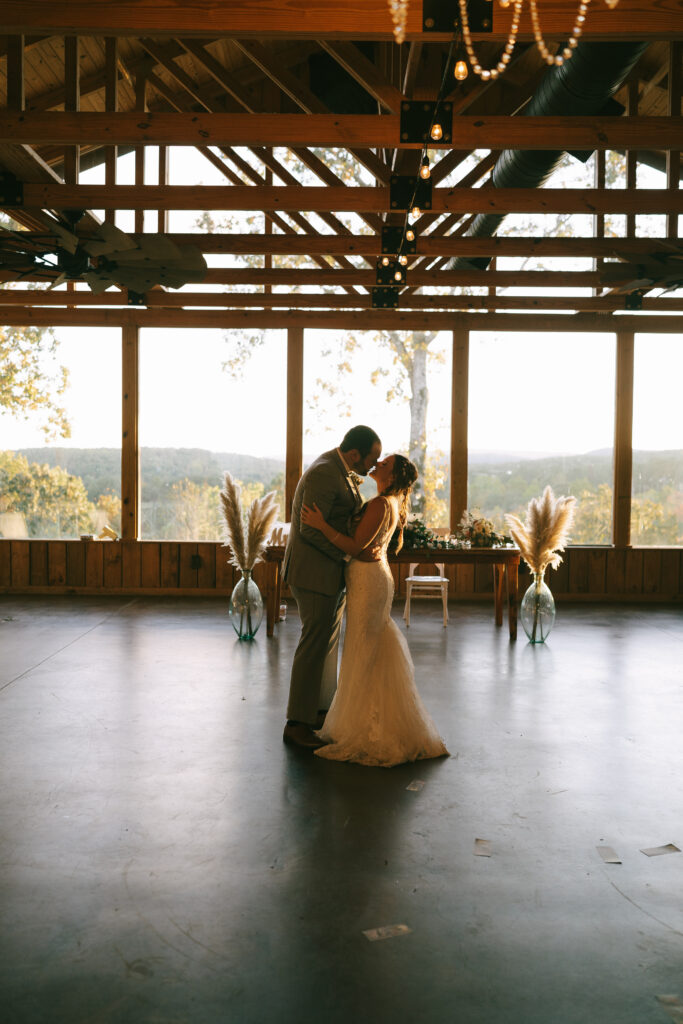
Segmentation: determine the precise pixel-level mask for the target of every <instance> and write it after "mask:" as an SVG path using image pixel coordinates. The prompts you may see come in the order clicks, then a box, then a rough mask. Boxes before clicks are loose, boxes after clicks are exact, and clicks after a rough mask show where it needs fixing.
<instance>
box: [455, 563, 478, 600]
mask: <svg viewBox="0 0 683 1024" xmlns="http://www.w3.org/2000/svg"><path fill="white" fill-rule="evenodd" d="M453 568H454V569H455V593H456V594H473V593H474V565H454V566H453Z"/></svg>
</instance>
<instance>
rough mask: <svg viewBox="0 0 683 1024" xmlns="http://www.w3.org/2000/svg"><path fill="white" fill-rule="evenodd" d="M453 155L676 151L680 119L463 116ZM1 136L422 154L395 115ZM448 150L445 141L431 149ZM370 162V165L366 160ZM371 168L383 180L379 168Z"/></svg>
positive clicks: (110, 120)
mask: <svg viewBox="0 0 683 1024" xmlns="http://www.w3.org/2000/svg"><path fill="white" fill-rule="evenodd" d="M453 137H454V138H455V139H456V140H457V145H458V149H538V146H539V143H540V142H541V141H542V143H543V148H544V149H558V150H570V151H571V150H574V149H619V148H623V149H665V150H666V149H676V148H677V147H678V146H680V140H681V138H683V117H680V116H678V117H506V116H491V117H488V116H486V117H484V116H482V117H476V116H475V117H466V116H464V115H460V116H457V117H455V118H454V120H453ZM0 138H5V139H8V138H9V139H13V140H14V141H15V142H16V143H28V144H29V145H41V144H42V145H45V144H55V145H88V144H91V145H98V144H99V145H102V144H105V145H111V144H112V143H117V144H118V145H126V144H127V143H131V144H134V145H168V146H171V145H175V146H197V145H199V146H207V145H215V146H220V145H231V146H290V147H292V146H332V147H344V148H346V149H349V150H352V151H354V152H355V153H356V155H357V154H358V147H364V146H375V147H377V148H389V149H393V148H401V149H421V148H422V143H421V142H406V141H401V139H400V129H399V116H398V115H396V114H383V115H374V114H356V115H343V114H340V115H336V114H308V115H306V116H303V115H301V114H232V113H231V114H208V113H207V114H203V113H196V114H195V113H185V114H183V113H173V114H167V113H149V114H146V115H145V117H144V118H140V115H139V113H136V112H135V111H129V112H125V113H115V114H105V113H91V112H90V111H87V112H82V113H67V112H61V111H56V112H50V113H42V112H41V113H34V112H28V113H23V114H22V113H16V112H13V111H7V110H5V111H2V112H0ZM430 148H434V149H437V148H438V149H451V148H452V147H451V143H443V142H438V143H430ZM371 163H372V162H371ZM375 163H377V164H381V167H380V168H379V169H378V168H376V167H375V166H374V163H373V164H372V167H371V168H370V169H371V171H372V173H373V174H375V176H376V177H378V178H380V180H383V178H386V176H387V175H388V174H389V168H388V167H386V165H385V164H384V163H382V162H381V161H379V160H377V159H375Z"/></svg>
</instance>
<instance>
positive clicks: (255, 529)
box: [220, 473, 278, 572]
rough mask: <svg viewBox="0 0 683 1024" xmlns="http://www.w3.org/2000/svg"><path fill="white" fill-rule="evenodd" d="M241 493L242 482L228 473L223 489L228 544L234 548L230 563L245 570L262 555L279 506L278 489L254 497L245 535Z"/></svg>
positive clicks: (222, 508) (223, 512)
mask: <svg viewBox="0 0 683 1024" xmlns="http://www.w3.org/2000/svg"><path fill="white" fill-rule="evenodd" d="M240 495H241V488H240V486H239V484H237V483H236V482H235V481H234V480H233V478H232V477H231V476H230V474H229V473H225V474H224V476H223V490H222V491H221V492H220V499H221V512H222V514H223V519H224V521H225V543H226V544H227V545H228V546H229V547H230V549H231V551H232V558H231V559H230V562H231V564H232V565H236V566H237V567H238V568H239V569H241V570H242V572H245V571H246V570H248V569H249V570H250V569H253V568H254V565H255V564H256V562H258V560H259V558H260V557H261V555H262V553H263V549H264V548H265V546H266V544H267V543H268V538H269V536H270V533H271V530H272V528H273V523H274V522H275V520H276V519H277V514H278V506H277V502H276V500H275V491H269V492H268V494H265V495H264V496H263V497H262V498H255V499H254V500H253V501H252V503H251V505H250V506H249V513H248V516H247V529H246V537H245V529H244V522H243V519H242V505H241V502H240Z"/></svg>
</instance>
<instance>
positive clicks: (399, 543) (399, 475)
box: [382, 455, 417, 551]
mask: <svg viewBox="0 0 683 1024" xmlns="http://www.w3.org/2000/svg"><path fill="white" fill-rule="evenodd" d="M416 480H417V468H416V467H415V466H414V465H413V463H412V462H411V461H410V459H407V458H406V457H405V455H395V456H394V468H393V472H392V476H391V483H390V484H389V485H388V487H385V489H384V490H383V491H382V494H383V495H386V496H387V497H388V496H389V495H391V494H396V495H397V496H398V499H399V501H398V526H397V527H396V532H395V534H394V536H393V538H392V541H391V548H392V550H393V551H400V550H401V548H402V547H403V527H404V526H405V525H406V520H407V519H408V509H409V508H410V489H411V487H412V486H413V484H414V483H415V481H416Z"/></svg>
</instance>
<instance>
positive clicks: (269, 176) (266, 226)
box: [263, 150, 273, 295]
mask: <svg viewBox="0 0 683 1024" xmlns="http://www.w3.org/2000/svg"><path fill="white" fill-rule="evenodd" d="M272 152H273V151H272V150H271V151H270V153H271V156H272ZM272 184H273V172H272V170H271V168H270V167H266V185H272ZM272 233H273V221H272V218H271V217H269V216H268V215H267V213H266V212H265V210H264V213H263V234H264V235H272ZM263 267H264V270H272V269H273V256H272V253H269V252H267V253H264V256H263ZM272 290H273V289H272V287H271V286H270V285H269V284H267V285H265V286H264V288H263V292H264V294H265V295H270V294H271V292H272Z"/></svg>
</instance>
